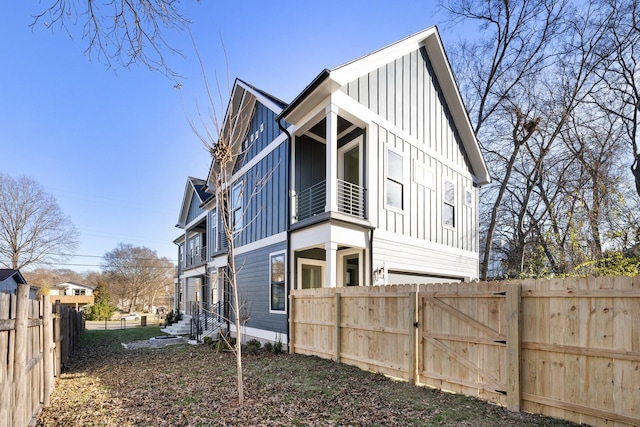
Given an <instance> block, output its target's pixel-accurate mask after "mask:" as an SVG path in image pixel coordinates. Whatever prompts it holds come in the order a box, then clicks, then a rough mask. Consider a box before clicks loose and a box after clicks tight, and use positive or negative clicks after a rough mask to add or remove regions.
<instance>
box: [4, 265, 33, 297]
mask: <svg viewBox="0 0 640 427" xmlns="http://www.w3.org/2000/svg"><path fill="white" fill-rule="evenodd" d="M26 284H27V281H26V280H25V278H24V277H23V276H22V274H20V271H19V270H13V269H11V268H0V292H3V293H8V294H15V293H16V292H17V290H18V285H26ZM38 289H40V288H39V287H38V286H29V299H36V294H37V293H38Z"/></svg>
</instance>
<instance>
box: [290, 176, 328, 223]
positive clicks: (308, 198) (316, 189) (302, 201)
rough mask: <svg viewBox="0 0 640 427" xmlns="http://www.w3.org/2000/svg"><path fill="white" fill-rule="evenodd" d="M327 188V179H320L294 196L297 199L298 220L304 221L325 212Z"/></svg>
mask: <svg viewBox="0 0 640 427" xmlns="http://www.w3.org/2000/svg"><path fill="white" fill-rule="evenodd" d="M326 188H327V185H326V181H320V182H319V183H317V184H315V185H313V186H311V187H309V188H307V189H306V190H302V191H301V192H299V193H298V194H296V195H295V196H293V197H294V199H295V201H294V203H295V209H296V210H295V211H296V217H295V219H296V221H302V220H303V219H307V218H311V217H312V216H315V215H318V214H320V213H322V212H324V207H325V205H326V200H327V190H326Z"/></svg>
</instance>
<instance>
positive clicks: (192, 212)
mask: <svg viewBox="0 0 640 427" xmlns="http://www.w3.org/2000/svg"><path fill="white" fill-rule="evenodd" d="M200 205H202V201H201V200H200V198H199V197H198V195H197V194H196V193H195V191H194V192H192V193H191V201H190V202H189V210H188V211H187V222H186V223H187V224H189V223H191V221H193V220H194V219H196V218H198V217H199V216H200V215H201V214H202V213H203V212H204V209H203V208H202V207H201V206H200Z"/></svg>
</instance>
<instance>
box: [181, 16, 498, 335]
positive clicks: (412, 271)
mask: <svg viewBox="0 0 640 427" xmlns="http://www.w3.org/2000/svg"><path fill="white" fill-rule="evenodd" d="M222 127H223V129H224V132H226V133H227V134H229V135H233V136H234V138H233V140H232V141H231V144H232V148H233V149H235V151H236V152H243V153H244V154H243V156H240V157H238V160H237V163H236V164H235V165H234V169H233V176H232V179H231V182H230V188H229V189H228V191H229V194H230V200H229V204H230V206H231V208H232V211H233V214H232V216H233V221H234V228H235V229H237V233H236V234H235V253H236V265H239V266H242V267H241V269H240V270H239V272H238V274H237V280H238V287H239V293H240V295H242V296H243V298H245V299H246V300H247V301H249V302H250V313H248V315H247V316H246V317H247V318H248V321H247V323H246V335H247V336H249V337H256V338H259V339H263V340H271V341H273V340H275V339H282V340H283V342H286V340H287V327H288V313H287V310H288V307H287V295H288V293H289V291H290V290H291V289H305V288H316V287H334V286H338V287H341V286H372V285H386V284H404V283H433V282H456V281H470V280H473V279H476V278H477V277H478V274H479V242H478V188H479V187H480V186H482V185H485V184H487V183H489V182H490V177H489V173H488V170H487V167H486V164H485V162H484V159H483V156H482V154H481V152H480V147H479V144H478V141H477V140H476V138H475V134H474V132H473V129H472V126H471V124H470V121H469V117H468V115H467V112H466V109H465V107H464V105H463V103H462V99H461V97H460V93H459V91H458V88H457V86H456V82H455V79H454V77H453V74H452V71H451V68H450V66H449V62H448V60H447V57H446V54H445V51H444V48H443V46H442V41H441V39H440V36H439V34H438V31H437V29H436V28H435V27H432V28H428V29H426V30H423V31H421V32H419V33H416V34H414V35H412V36H409V37H407V38H405V39H402V40H400V41H398V42H395V43H393V44H391V45H389V46H386V47H384V48H382V49H380V50H378V51H375V52H373V53H370V54H368V55H365V56H364V57H362V58H359V59H356V60H354V61H352V62H349V63H347V64H344V65H341V66H339V67H336V68H333V69H325V70H323V71H322V72H320V74H318V76H317V77H316V78H315V79H314V80H313V81H311V82H310V83H309V85H308V86H307V87H306V88H305V89H304V90H303V91H302V92H301V93H300V94H299V95H298V96H297V97H296V98H295V99H294V100H293V101H292V102H291V103H288V104H287V103H285V102H283V101H281V100H279V99H278V98H276V97H274V96H273V95H270V94H268V93H266V92H264V91H262V90H260V89H257V88H255V87H254V86H252V85H250V84H248V83H246V82H244V81H242V80H236V82H235V84H234V87H233V90H232V93H231V98H230V100H229V106H228V109H227V114H226V116H225V121H224V123H223V125H222ZM215 171H216V164H215V162H214V163H213V164H212V165H211V167H210V169H209V175H207V177H206V179H196V178H192V177H191V178H189V179H188V180H187V186H186V190H185V194H184V197H183V200H182V205H181V208H180V216H179V220H178V225H177V226H178V228H180V229H181V231H182V235H181V236H179V237H178V238H177V239H176V240H175V241H174V242H175V243H176V244H177V245H178V251H179V254H178V255H179V259H180V263H179V266H178V275H177V277H176V281H175V285H176V289H175V295H176V296H177V298H176V306H177V307H179V308H180V310H181V311H182V312H183V313H185V314H186V316H189V314H190V310H192V309H193V307H201V308H202V309H205V310H214V309H217V310H220V309H221V307H224V306H225V305H226V303H228V302H229V293H228V290H229V287H228V284H227V283H226V282H225V274H224V272H225V269H226V266H227V256H226V254H227V248H226V245H225V242H224V239H221V218H220V215H219V214H218V213H219V212H222V210H221V209H220V206H219V205H218V202H217V201H216V200H215V189H214V187H213V186H214V184H215V182H216V180H215V176H213V175H212V174H214V173H215ZM265 176H268V180H266V182H261V181H260V180H261V179H262V178H263V177H265ZM259 183H260V184H259ZM245 189H246V190H245ZM241 213H244V215H240V214H241ZM227 313H228V311H226V312H225V314H227ZM214 318H215V316H214Z"/></svg>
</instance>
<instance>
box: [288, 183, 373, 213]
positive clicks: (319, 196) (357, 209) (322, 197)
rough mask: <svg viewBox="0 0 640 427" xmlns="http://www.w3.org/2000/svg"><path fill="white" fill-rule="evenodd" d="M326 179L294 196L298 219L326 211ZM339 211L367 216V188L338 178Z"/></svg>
mask: <svg viewBox="0 0 640 427" xmlns="http://www.w3.org/2000/svg"><path fill="white" fill-rule="evenodd" d="M326 189H327V185H326V181H320V182H318V183H317V184H315V185H313V186H311V187H309V188H307V189H305V190H302V191H300V192H299V193H297V194H296V195H294V196H293V199H294V209H295V216H294V219H295V220H296V221H302V220H304V219H307V218H311V217H313V216H315V215H318V214H321V213H323V212H324V211H325V206H326V201H327V190H326ZM337 190H338V194H337V196H338V197H337V199H338V211H339V212H342V213H346V214H348V215H353V216H356V217H358V218H364V217H365V194H366V189H365V188H364V187H360V186H359V185H356V184H353V183H351V182H347V181H343V180H341V179H338V189H337Z"/></svg>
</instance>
